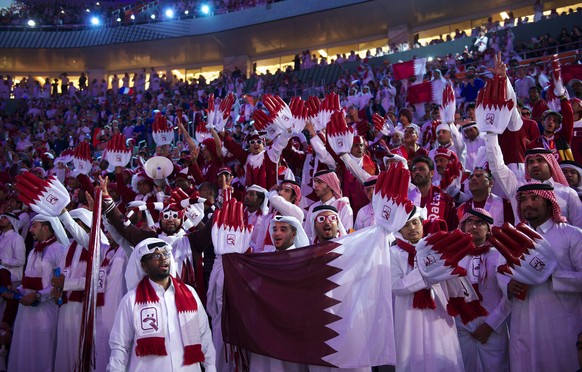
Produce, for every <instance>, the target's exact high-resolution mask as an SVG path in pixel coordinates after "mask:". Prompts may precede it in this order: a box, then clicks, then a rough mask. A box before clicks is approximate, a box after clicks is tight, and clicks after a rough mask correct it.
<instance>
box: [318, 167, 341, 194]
mask: <svg viewBox="0 0 582 372" xmlns="http://www.w3.org/2000/svg"><path fill="white" fill-rule="evenodd" d="M313 179H314V180H316V179H318V180H320V181H322V182H324V183H325V184H326V185H327V186H328V187H329V188H330V189H331V192H332V193H333V196H334V197H335V198H336V199H339V198H341V197H342V195H343V194H342V188H341V184H340V180H339V178H338V177H337V174H336V173H335V171H334V170H324V171H319V172H317V173H315V174H314V175H313Z"/></svg>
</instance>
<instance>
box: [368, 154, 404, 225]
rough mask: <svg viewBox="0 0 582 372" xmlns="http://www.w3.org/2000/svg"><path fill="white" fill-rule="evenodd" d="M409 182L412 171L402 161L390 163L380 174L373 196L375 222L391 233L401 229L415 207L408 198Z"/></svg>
mask: <svg viewBox="0 0 582 372" xmlns="http://www.w3.org/2000/svg"><path fill="white" fill-rule="evenodd" d="M409 183H410V171H409V170H408V169H406V168H405V167H404V165H403V164H402V163H400V162H396V163H390V165H389V166H388V169H387V170H386V171H384V172H382V173H380V175H379V176H378V180H377V181H376V187H375V190H374V196H373V197H372V208H373V209H374V222H375V223H376V225H378V226H381V227H383V228H384V229H385V230H386V231H388V232H389V233H395V232H397V231H398V230H400V229H401V228H402V227H403V226H404V225H405V224H406V221H408V216H409V215H410V213H411V212H412V210H413V209H414V205H413V204H412V202H411V201H410V200H408V184H409Z"/></svg>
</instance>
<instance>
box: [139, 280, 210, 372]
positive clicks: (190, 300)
mask: <svg viewBox="0 0 582 372" xmlns="http://www.w3.org/2000/svg"><path fill="white" fill-rule="evenodd" d="M170 278H171V279H172V284H173V285H174V290H175V302H176V310H177V311H178V323H179V325H178V328H179V329H180V332H181V335H182V343H183V344H184V365H185V366H187V365H192V364H195V363H200V362H204V353H203V352H202V344H201V341H200V327H199V324H198V305H197V304H196V299H195V298H194V296H193V295H192V292H190V290H189V289H188V287H186V285H185V284H184V283H183V282H181V281H180V280H178V279H176V278H174V277H170ZM135 305H136V307H135V314H136V322H137V323H139V324H138V325H137V326H136V335H137V342H136V347H135V354H136V355H137V356H138V357H142V356H149V355H168V352H167V351H166V339H165V336H164V335H165V330H164V325H165V324H166V321H165V319H164V314H163V313H162V308H161V306H160V299H159V297H158V295H157V294H156V291H155V289H154V288H153V287H152V285H151V283H150V280H149V278H148V277H147V276H146V277H144V278H143V279H142V280H141V281H140V282H139V284H138V285H137V288H136V289H135Z"/></svg>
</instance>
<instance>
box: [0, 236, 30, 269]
mask: <svg viewBox="0 0 582 372" xmlns="http://www.w3.org/2000/svg"><path fill="white" fill-rule="evenodd" d="M12 237H13V239H12V244H11V247H10V248H12V252H11V254H10V257H9V258H6V259H3V260H2V265H3V266H6V267H24V263H25V261H26V246H25V245H24V239H23V238H22V236H21V235H20V234H18V231H16V234H13V235H12ZM6 248H8V247H2V249H6Z"/></svg>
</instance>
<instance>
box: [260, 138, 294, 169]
mask: <svg viewBox="0 0 582 372" xmlns="http://www.w3.org/2000/svg"><path fill="white" fill-rule="evenodd" d="M291 135H292V133H289V132H287V131H282V132H281V134H279V135H278V136H277V138H275V140H274V141H273V144H272V145H271V146H269V147H268V148H267V151H266V153H267V154H266V155H267V156H268V157H269V159H271V161H272V162H273V163H275V164H277V163H278V162H279V159H280V158H281V154H282V153H283V150H284V149H285V147H287V143H288V142H289V139H290V138H291Z"/></svg>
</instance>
